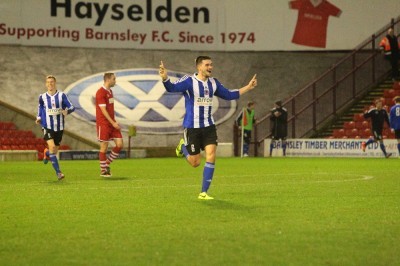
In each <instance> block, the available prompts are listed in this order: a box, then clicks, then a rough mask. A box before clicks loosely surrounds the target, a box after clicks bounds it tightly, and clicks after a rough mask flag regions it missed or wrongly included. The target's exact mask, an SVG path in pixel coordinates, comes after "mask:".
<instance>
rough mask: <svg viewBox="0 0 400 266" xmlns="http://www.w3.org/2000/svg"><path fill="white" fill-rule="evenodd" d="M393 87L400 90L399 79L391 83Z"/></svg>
mask: <svg viewBox="0 0 400 266" xmlns="http://www.w3.org/2000/svg"><path fill="white" fill-rule="evenodd" d="M393 89H395V90H400V81H396V82H394V83H393Z"/></svg>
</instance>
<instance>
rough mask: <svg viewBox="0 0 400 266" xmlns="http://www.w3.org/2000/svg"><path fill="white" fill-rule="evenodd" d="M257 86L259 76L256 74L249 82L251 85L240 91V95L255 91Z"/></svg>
mask: <svg viewBox="0 0 400 266" xmlns="http://www.w3.org/2000/svg"><path fill="white" fill-rule="evenodd" d="M256 86H257V74H254V76H253V78H252V79H251V80H250V81H249V84H247V85H246V86H244V87H242V88H240V89H239V94H240V95H242V94H245V93H246V92H248V91H250V90H252V89H254V88H255V87H256Z"/></svg>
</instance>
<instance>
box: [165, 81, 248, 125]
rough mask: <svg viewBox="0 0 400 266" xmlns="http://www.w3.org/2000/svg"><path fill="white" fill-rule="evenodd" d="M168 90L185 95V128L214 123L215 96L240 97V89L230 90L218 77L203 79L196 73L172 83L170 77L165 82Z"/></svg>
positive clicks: (230, 98) (231, 98)
mask: <svg viewBox="0 0 400 266" xmlns="http://www.w3.org/2000/svg"><path fill="white" fill-rule="evenodd" d="M163 84H164V87H165V89H166V90H167V91H168V92H181V93H182V94H183V96H184V97H185V108H186V112H185V117H184V119H183V127H184V128H202V127H208V126H211V125H214V118H213V116H212V104H213V97H214V95H215V96H218V97H220V98H222V99H224V100H235V99H238V98H239V97H240V94H239V90H232V91H230V90H228V89H227V88H225V87H224V86H223V85H222V84H221V83H220V82H219V81H218V80H217V79H215V78H208V79H207V80H206V81H201V80H199V79H198V78H197V76H196V73H195V74H193V75H192V76H189V75H185V76H183V77H182V78H181V79H179V80H178V81H176V82H174V83H172V82H171V81H170V79H167V80H166V81H164V82H163Z"/></svg>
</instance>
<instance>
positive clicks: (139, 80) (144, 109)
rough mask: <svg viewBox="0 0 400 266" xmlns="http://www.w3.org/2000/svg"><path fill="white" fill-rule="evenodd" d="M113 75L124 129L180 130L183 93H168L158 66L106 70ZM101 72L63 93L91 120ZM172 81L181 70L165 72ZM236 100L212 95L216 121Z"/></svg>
mask: <svg viewBox="0 0 400 266" xmlns="http://www.w3.org/2000/svg"><path fill="white" fill-rule="evenodd" d="M109 72H113V73H115V75H116V78H117V84H116V85H115V86H114V87H113V88H112V91H113V95H114V109H115V116H116V120H117V121H118V122H119V123H120V124H121V125H122V126H123V127H124V128H125V129H126V128H127V127H128V126H130V125H135V126H136V127H137V130H138V132H142V133H144V132H146V133H164V134H165V133H181V131H182V120H183V116H184V114H185V106H184V97H183V95H182V94H180V93H168V92H167V91H166V90H165V88H164V85H163V84H162V81H161V79H160V77H159V75H158V69H125V70H116V71H109ZM103 75H104V73H98V74H95V75H93V76H89V77H86V78H84V79H81V80H79V81H77V82H75V83H73V84H71V85H69V86H68V87H67V88H66V90H65V93H66V94H67V95H68V97H69V99H70V100H71V102H72V104H73V105H74V106H75V108H76V110H75V112H74V113H73V114H74V115H75V116H77V117H78V118H80V119H82V120H85V121H88V122H91V123H95V122H96V107H95V95H96V91H97V90H98V89H99V88H100V87H101V86H102V85H103ZM168 75H169V77H170V78H171V81H172V82H174V81H176V80H178V79H179V78H181V77H183V76H184V75H185V74H184V73H178V72H172V71H169V72H168ZM235 110H236V101H225V100H222V99H218V98H215V99H214V101H213V116H214V119H215V122H216V124H219V123H222V122H223V121H225V120H227V119H228V118H229V117H231V116H232V115H233V114H234V112H235Z"/></svg>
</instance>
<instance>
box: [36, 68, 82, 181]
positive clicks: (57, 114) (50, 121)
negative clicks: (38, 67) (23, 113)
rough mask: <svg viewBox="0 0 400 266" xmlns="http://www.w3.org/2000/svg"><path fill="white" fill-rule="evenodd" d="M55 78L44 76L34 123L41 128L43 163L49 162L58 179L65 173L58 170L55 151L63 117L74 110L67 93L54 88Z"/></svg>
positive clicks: (61, 134) (59, 140) (58, 143)
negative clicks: (44, 80) (44, 88)
mask: <svg viewBox="0 0 400 266" xmlns="http://www.w3.org/2000/svg"><path fill="white" fill-rule="evenodd" d="M56 82H57V81H56V78H55V77H54V76H52V75H49V76H47V77H46V87H47V92H45V93H43V94H40V96H39V106H38V114H37V117H36V121H35V122H36V124H40V125H41V126H42V130H43V139H44V140H45V141H46V143H47V148H45V149H44V151H43V155H44V157H43V163H44V164H47V163H48V161H51V164H52V166H53V168H54V170H55V171H56V175H57V178H58V180H62V179H63V178H64V177H65V175H64V174H63V173H62V172H61V170H60V165H59V163H58V159H57V152H58V149H59V147H60V143H61V140H62V137H63V133H64V126H65V117H66V116H67V115H69V114H70V113H72V112H73V111H75V107H74V106H73V105H72V103H71V101H70V100H69V99H68V97H67V95H66V94H64V93H63V92H61V91H58V90H57V88H56Z"/></svg>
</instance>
